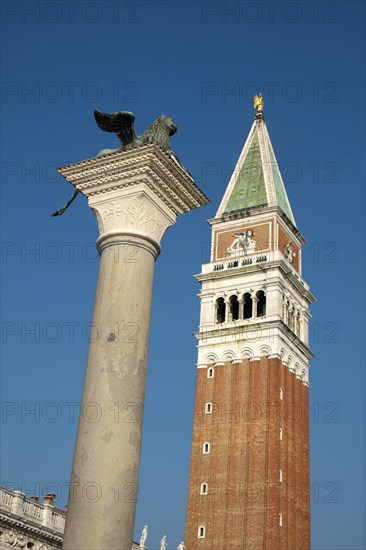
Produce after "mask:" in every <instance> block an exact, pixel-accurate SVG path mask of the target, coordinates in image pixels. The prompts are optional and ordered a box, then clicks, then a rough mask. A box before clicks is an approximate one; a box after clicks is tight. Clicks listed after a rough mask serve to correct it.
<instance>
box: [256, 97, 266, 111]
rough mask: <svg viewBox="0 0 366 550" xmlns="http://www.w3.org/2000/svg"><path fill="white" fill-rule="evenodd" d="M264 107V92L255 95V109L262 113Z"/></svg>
mask: <svg viewBox="0 0 366 550" xmlns="http://www.w3.org/2000/svg"><path fill="white" fill-rule="evenodd" d="M263 107H264V99H263V96H262V94H259V95H255V96H254V109H255V111H256V112H257V113H261V112H262V111H263Z"/></svg>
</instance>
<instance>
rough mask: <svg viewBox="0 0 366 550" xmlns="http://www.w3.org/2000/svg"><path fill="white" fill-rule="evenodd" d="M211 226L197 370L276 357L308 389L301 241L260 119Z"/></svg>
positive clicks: (307, 294) (308, 300)
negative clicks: (246, 358)
mask: <svg viewBox="0 0 366 550" xmlns="http://www.w3.org/2000/svg"><path fill="white" fill-rule="evenodd" d="M209 223H210V224H211V226H212V242H211V257H210V262H209V263H207V264H204V265H203V266H202V272H201V274H200V275H198V276H197V279H198V280H199V281H200V282H201V283H202V290H201V293H200V298H201V317H200V330H199V333H198V334H197V338H198V341H199V344H198V350H199V353H198V366H200V367H204V368H206V366H207V364H208V363H212V364H218V363H219V364H220V363H222V362H224V361H227V360H230V359H232V360H233V361H241V360H242V359H243V358H245V357H249V358H250V359H256V358H258V357H260V356H262V355H267V356H270V357H271V356H273V357H279V358H281V359H282V361H283V362H284V363H286V364H287V365H288V368H289V369H290V370H292V371H296V376H298V377H301V379H302V380H303V382H304V383H305V384H308V370H309V360H310V358H311V357H312V354H311V352H310V350H309V348H308V321H309V319H310V313H309V310H308V308H309V304H310V303H311V302H312V301H314V297H313V296H312V294H311V293H310V291H309V287H308V285H307V284H306V283H305V281H304V280H303V279H302V277H301V247H302V245H303V244H304V242H305V240H304V238H303V236H302V235H301V233H300V232H299V230H298V229H297V227H296V225H295V220H294V216H293V213H292V210H291V206H290V203H289V200H288V197H287V194H286V190H285V186H284V184H283V180H282V177H281V174H280V170H279V168H278V164H277V160H276V157H275V154H274V151H273V147H272V144H271V140H270V138H269V134H268V130H267V126H266V122H265V120H264V117H263V116H257V117H256V118H255V120H254V123H253V126H252V128H251V130H250V132H249V135H248V138H247V140H246V142H245V145H244V147H243V150H242V153H241V155H240V157H239V160H238V162H237V165H236V167H235V170H234V172H233V175H232V177H231V179H230V182H229V185H228V187H227V189H226V192H225V194H224V197H223V199H222V202H221V204H220V206H219V209H218V211H217V214H216V216H215V218H214V219H212V220H209Z"/></svg>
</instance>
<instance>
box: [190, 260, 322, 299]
mask: <svg viewBox="0 0 366 550" xmlns="http://www.w3.org/2000/svg"><path fill="white" fill-rule="evenodd" d="M216 263H220V262H216ZM212 265H213V264H212ZM277 268H279V269H280V270H281V271H282V273H283V274H284V275H285V276H286V277H287V278H288V279H289V280H290V281H291V283H292V284H293V285H294V287H295V288H296V290H298V291H299V293H300V294H301V296H303V297H304V298H306V300H307V301H308V302H309V303H310V304H311V303H313V302H315V301H316V298H315V296H314V295H313V294H312V293H311V292H310V290H309V289H308V288H307V287H306V286H305V283H304V282H303V281H302V279H301V278H300V277H299V276H298V275H296V274H295V273H294V270H293V269H292V267H290V265H289V264H288V263H287V262H286V261H285V260H284V259H283V258H280V259H275V260H268V261H265V262H260V263H254V264H249V265H244V266H237V267H232V268H230V269H224V270H222V271H220V270H218V271H214V270H212V271H209V272H207V273H199V274H197V275H195V276H194V277H195V278H196V279H197V280H198V281H200V282H203V281H213V280H215V281H216V280H218V279H229V278H231V277H237V276H238V275H246V274H248V273H255V272H257V271H264V270H267V271H270V270H273V269H277Z"/></svg>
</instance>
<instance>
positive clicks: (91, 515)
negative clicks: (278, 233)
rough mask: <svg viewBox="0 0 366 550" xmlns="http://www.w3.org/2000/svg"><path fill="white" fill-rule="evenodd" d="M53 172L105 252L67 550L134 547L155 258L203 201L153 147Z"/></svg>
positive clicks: (75, 464) (185, 175)
mask: <svg viewBox="0 0 366 550" xmlns="http://www.w3.org/2000/svg"><path fill="white" fill-rule="evenodd" d="M59 172H60V174H62V175H63V176H64V177H65V178H66V179H67V180H68V181H69V182H71V183H72V184H73V185H74V186H75V187H76V189H78V190H79V191H81V192H82V193H83V194H84V195H85V196H86V197H88V202H89V206H90V207H91V208H92V210H93V211H94V212H95V214H96V217H97V221H98V226H99V232H100V235H99V238H98V240H97V246H98V249H99V252H100V255H101V260H100V271H99V278H98V286H97V292H96V298H95V305H94V314H93V326H95V327H97V331H98V334H97V335H96V337H95V338H91V342H90V347H89V355H88V362H87V368H86V376H85V383H84V390H83V398H82V405H81V411H82V413H81V414H80V419H79V427H78V434H77V441H76V447H75V454H74V462H73V469H72V478H71V487H70V493H69V502H68V511H67V520H66V526H65V535H64V541H63V548H64V549H65V550H130V549H131V547H132V537H133V529H134V520H135V509H136V500H137V488H138V473H139V464H140V447H141V434H142V419H143V408H144V396H145V377H146V362H147V347H148V337H149V328H150V309H151V294H152V284H153V273H154V261H155V259H156V258H157V256H158V255H159V253H160V240H161V238H162V236H163V234H164V232H165V230H166V229H167V228H168V227H169V226H170V225H173V224H174V223H175V220H176V217H177V216H178V215H179V214H182V213H183V212H188V211H189V210H191V209H193V208H197V207H199V206H202V205H204V204H207V203H208V202H209V201H208V199H207V197H206V196H205V195H204V194H203V193H202V192H201V191H200V190H199V188H198V187H197V186H196V184H195V182H194V181H193V179H192V177H191V176H190V175H189V174H188V172H187V171H186V170H185V169H184V168H183V167H182V166H181V165H180V164H178V162H177V161H175V160H174V158H173V157H172V156H170V155H169V154H167V153H165V152H164V151H163V150H162V149H161V148H160V147H159V146H157V145H155V144H147V145H143V146H141V147H138V148H134V149H130V150H128V151H123V152H116V153H112V154H109V155H105V156H100V157H96V158H92V159H89V160H85V161H82V162H78V163H76V164H72V165H69V166H65V167H62V168H60V169H59Z"/></svg>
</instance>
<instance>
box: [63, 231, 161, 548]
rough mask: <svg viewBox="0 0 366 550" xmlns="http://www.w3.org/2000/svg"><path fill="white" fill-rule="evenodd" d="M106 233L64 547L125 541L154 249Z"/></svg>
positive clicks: (128, 543)
mask: <svg viewBox="0 0 366 550" xmlns="http://www.w3.org/2000/svg"><path fill="white" fill-rule="evenodd" d="M114 241H115V244H113V243H112V244H111V243H109V244H110V245H109V246H108V245H107V246H106V243H104V246H106V247H105V248H104V249H103V251H102V254H101V263H100V272H99V278H98V286H97V292H96V299H95V307H94V315H93V330H94V332H93V334H92V336H91V343H90V348H89V355H88V362H87V368H86V377H85V384H84V391H83V398H82V405H81V413H80V420H79V427H78V435H77V444H76V448H75V455H74V463H73V471H72V480H71V484H72V485H71V489H70V496H69V503H68V512H67V521H66V528H65V536H64V542H63V549H64V550H102V549H105V550H131V548H132V538H133V529H134V519H135V507H136V499H137V484H138V472H139V464H140V446H141V435H142V418H143V406H144V394H145V376H146V361H147V347H148V337H149V327H150V309H151V295H152V283H153V270H154V260H155V257H156V256H157V253H158V251H157V249H156V248H155V249H154V247H153V246H152V245H151V244H150V243H149V242H147V241H143V239H141V238H140V239H139V238H136V240H135V241H134V242H132V241H131V240H129V241H128V242H127V244H126V242H125V243H123V242H121V240H120V239H119V241H118V243H117V244H116V239H114ZM132 246H133V247H135V249H134V250H133V254H131V251H132V248H131V247H132Z"/></svg>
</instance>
